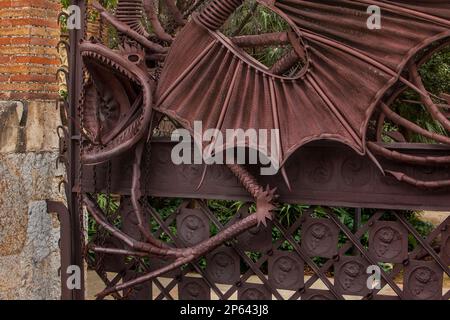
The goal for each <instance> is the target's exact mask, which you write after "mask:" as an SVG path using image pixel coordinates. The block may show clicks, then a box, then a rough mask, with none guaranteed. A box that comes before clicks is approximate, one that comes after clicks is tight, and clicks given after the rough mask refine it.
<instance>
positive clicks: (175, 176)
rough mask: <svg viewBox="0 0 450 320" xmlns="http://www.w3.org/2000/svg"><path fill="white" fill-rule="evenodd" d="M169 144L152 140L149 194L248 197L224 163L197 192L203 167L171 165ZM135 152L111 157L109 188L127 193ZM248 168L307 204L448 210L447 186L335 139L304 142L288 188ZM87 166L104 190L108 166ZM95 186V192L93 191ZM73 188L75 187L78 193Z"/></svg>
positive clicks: (427, 148)
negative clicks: (415, 181)
mask: <svg viewBox="0 0 450 320" xmlns="http://www.w3.org/2000/svg"><path fill="white" fill-rule="evenodd" d="M173 146H174V143H173V142H170V141H168V140H161V139H160V140H155V141H153V142H152V151H151V163H150V168H149V172H148V175H147V177H146V174H145V170H144V171H143V173H144V174H143V181H142V189H143V191H144V192H147V193H148V195H150V196H157V197H180V198H181V197H182V198H204V199H222V200H244V201H251V197H250V196H249V195H248V194H247V192H246V191H245V190H244V189H243V187H242V186H241V184H240V183H239V182H238V180H237V179H236V178H235V176H234V175H233V174H232V173H231V172H230V171H229V169H228V168H227V167H226V166H224V165H212V166H210V167H209V168H208V170H207V174H206V177H205V180H204V182H203V184H202V187H201V188H200V189H199V190H197V186H198V184H199V182H200V181H201V177H202V173H203V165H178V166H177V165H175V164H173V162H172V161H171V152H172V148H173ZM389 148H390V149H392V150H397V151H400V152H403V153H406V154H412V155H425V156H446V155H450V148H448V147H443V146H439V145H425V144H424V145H421V144H413V145H411V144H395V145H390V146H389ZM132 162H133V153H130V154H128V155H124V156H122V157H121V158H118V159H116V160H113V161H112V181H111V183H112V185H111V191H112V192H113V193H115V194H124V195H129V194H130V187H131V177H132ZM381 163H382V165H383V167H386V168H389V169H390V170H394V171H395V170H398V171H403V172H407V173H408V174H409V175H411V176H415V177H418V178H420V179H421V180H442V179H450V168H449V167H424V166H417V165H407V164H402V163H396V162H393V161H389V160H383V161H381ZM248 169H249V171H251V172H252V173H254V174H255V176H256V177H258V180H259V181H261V183H262V184H263V185H265V184H270V185H271V187H275V186H277V187H278V193H279V194H280V201H281V202H286V203H301V204H309V205H326V206H344V207H355V208H377V209H398V210H439V211H441V210H442V211H450V197H449V195H450V188H445V189H440V190H426V189H419V188H415V187H412V186H409V185H407V184H404V183H401V182H398V181H396V180H395V179H394V178H393V177H389V176H384V175H383V174H382V172H381V171H380V170H379V169H378V168H377V166H376V165H375V164H374V163H373V162H372V161H371V160H370V159H369V158H368V157H362V156H359V155H358V154H356V153H355V152H354V151H353V150H351V149H350V148H348V147H346V146H344V145H342V144H339V143H333V142H323V141H322V142H315V143H311V144H308V145H306V146H304V147H303V148H302V149H300V150H299V151H298V152H296V153H295V154H294V155H293V156H292V157H291V158H290V159H289V161H288V162H287V163H286V171H287V175H288V177H289V180H290V182H291V185H292V191H289V190H288V188H287V187H286V185H285V183H284V180H283V178H282V175H281V173H280V174H278V175H275V176H259V175H258V172H259V168H258V167H256V166H249V167H248ZM95 171H96V173H95V174H94V170H93V167H88V168H86V171H85V174H84V181H83V190H84V191H86V192H93V191H101V190H105V189H106V180H105V177H106V176H107V174H106V171H107V166H106V165H100V166H97V169H96V170H95ZM95 188H96V190H95ZM76 189H77V188H76V187H75V190H74V191H76Z"/></svg>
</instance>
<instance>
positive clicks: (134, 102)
mask: <svg viewBox="0 0 450 320" xmlns="http://www.w3.org/2000/svg"><path fill="white" fill-rule="evenodd" d="M80 51H81V55H82V57H83V62H84V64H85V67H86V71H87V73H88V74H87V77H86V79H87V80H86V81H85V83H84V86H83V92H82V97H81V101H80V107H81V115H80V119H81V127H82V134H83V136H84V138H85V149H84V152H83V156H82V161H83V163H84V164H91V165H92V164H98V163H102V162H105V161H107V160H109V159H111V158H112V157H115V156H117V155H119V154H122V153H123V152H125V151H127V150H129V149H130V148H131V147H133V145H135V144H136V143H137V142H138V141H139V140H140V139H141V138H142V137H143V136H144V135H145V134H146V132H147V130H148V125H149V122H150V118H151V110H152V108H151V105H152V81H151V78H150V76H149V74H148V72H147V69H146V66H145V62H144V57H145V55H144V52H143V51H142V50H140V48H139V47H136V46H130V45H128V44H125V45H123V46H122V47H120V48H119V50H117V51H113V50H111V49H109V48H107V47H105V46H103V45H101V44H98V43H95V42H90V41H89V42H88V41H83V42H82V43H81V44H80Z"/></svg>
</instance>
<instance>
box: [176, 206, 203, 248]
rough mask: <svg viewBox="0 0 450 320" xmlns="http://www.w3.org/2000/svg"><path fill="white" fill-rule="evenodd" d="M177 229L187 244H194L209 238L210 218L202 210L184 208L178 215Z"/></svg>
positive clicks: (180, 237) (179, 236) (181, 238)
mask: <svg viewBox="0 0 450 320" xmlns="http://www.w3.org/2000/svg"><path fill="white" fill-rule="evenodd" d="M177 230H178V231H177V232H178V238H179V239H180V240H181V241H182V242H183V243H184V244H185V245H186V246H194V245H196V244H199V243H200V242H202V241H204V240H207V239H208V238H209V235H210V231H209V220H208V218H207V217H206V216H205V214H204V213H203V211H201V210H198V209H188V208H182V209H181V210H180V214H179V215H178V216H177Z"/></svg>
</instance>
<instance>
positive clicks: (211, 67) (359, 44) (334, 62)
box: [156, 0, 450, 163]
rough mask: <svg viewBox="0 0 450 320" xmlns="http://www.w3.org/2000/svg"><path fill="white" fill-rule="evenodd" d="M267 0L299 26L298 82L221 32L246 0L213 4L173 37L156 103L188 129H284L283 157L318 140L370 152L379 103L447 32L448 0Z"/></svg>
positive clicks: (449, 29)
mask: <svg viewBox="0 0 450 320" xmlns="http://www.w3.org/2000/svg"><path fill="white" fill-rule="evenodd" d="M261 2H264V4H265V5H267V6H268V7H270V8H271V9H272V10H273V11H275V12H276V13H278V14H279V15H280V16H281V17H283V18H284V19H285V20H286V21H287V22H288V23H289V24H290V25H291V27H292V29H293V30H294V31H295V32H296V34H297V36H298V42H299V44H300V46H301V47H303V48H304V49H305V50H306V53H307V63H306V66H305V68H304V70H303V72H302V73H301V74H299V75H298V76H297V77H295V78H285V77H281V76H277V75H274V74H271V73H270V72H269V70H268V69H267V68H265V67H264V66H261V65H260V64H258V63H257V62H255V61H254V60H252V59H251V58H250V57H249V56H248V55H246V54H245V53H244V52H243V51H242V50H241V49H239V48H238V47H237V46H236V45H234V44H233V43H232V42H231V41H230V40H229V39H227V38H225V37H224V36H223V35H221V34H220V33H219V32H217V31H216V29H217V27H218V26H219V24H220V23H222V22H223V21H224V20H225V19H226V17H227V14H230V13H231V11H232V9H231V8H232V7H233V6H234V7H233V9H234V8H236V7H237V6H238V5H239V4H240V1H239V0H221V1H219V0H215V1H213V2H212V3H211V4H210V6H209V7H207V8H206V9H205V10H203V11H202V12H201V13H200V14H199V15H198V16H197V17H196V18H194V19H193V21H191V22H190V23H189V24H188V25H187V26H186V27H185V28H184V30H183V31H181V33H180V34H179V35H178V36H177V38H176V40H175V41H174V43H173V45H172V48H171V51H170V53H169V55H168V57H167V60H166V63H165V68H164V70H163V73H162V75H161V79H160V84H159V87H158V90H157V94H156V98H157V101H158V102H157V104H156V108H157V109H158V110H159V111H161V112H163V113H165V114H167V115H169V116H170V117H172V118H174V119H176V120H178V121H179V122H180V123H181V124H182V125H183V126H184V127H186V128H187V129H190V130H192V129H193V123H194V121H202V125H203V129H206V128H217V129H220V130H221V131H225V130H226V129H233V128H240V129H244V130H246V129H249V128H253V129H256V130H258V129H279V130H280V138H281V139H280V140H281V159H280V160H281V162H282V163H284V162H285V160H286V159H287V158H288V157H289V155H291V154H292V153H293V152H294V151H295V150H296V149H297V148H299V147H300V146H302V145H304V144H305V143H307V142H310V141H313V140H318V139H333V140H338V141H340V142H342V143H345V144H347V145H349V146H350V147H352V148H353V149H355V150H356V151H357V152H358V153H360V154H364V153H365V151H366V146H365V134H366V130H367V126H368V123H369V120H370V118H371V116H372V113H373V111H374V108H375V107H376V105H377V104H378V103H379V101H380V100H381V99H382V98H383V96H384V94H385V93H386V92H387V90H389V89H390V88H391V87H392V85H393V84H394V83H396V82H397V81H398V80H399V78H400V74H401V72H402V70H403V69H404V68H405V65H406V63H407V62H408V61H409V60H410V59H411V58H412V57H413V56H414V55H415V54H416V53H417V52H418V51H420V50H421V49H423V48H425V47H426V46H428V45H429V44H430V43H431V42H433V41H436V40H438V39H441V38H445V37H448V36H450V22H449V20H448V19H449V16H450V15H449V12H450V2H448V1H447V0H442V1H395V2H394V1H363V0H361V1H343V0H340V1H301V0H277V1H261ZM269 2H270V4H268V3H269ZM369 5H378V6H379V7H380V8H381V13H382V16H381V17H382V20H381V22H382V28H381V29H380V30H370V29H369V28H368V26H367V19H368V18H369V14H367V9H368V7H369ZM218 17H220V19H219V18H218ZM404 81H405V83H408V81H407V80H406V79H405V80H404ZM266 152H268V153H269V154H270V152H271V150H270V149H269V150H266Z"/></svg>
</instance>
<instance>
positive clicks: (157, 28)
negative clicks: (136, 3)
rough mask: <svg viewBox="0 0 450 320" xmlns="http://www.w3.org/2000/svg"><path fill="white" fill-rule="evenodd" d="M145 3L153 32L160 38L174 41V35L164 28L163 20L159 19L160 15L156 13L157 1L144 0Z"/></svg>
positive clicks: (145, 9)
mask: <svg viewBox="0 0 450 320" xmlns="http://www.w3.org/2000/svg"><path fill="white" fill-rule="evenodd" d="M143 3H144V11H145V13H146V14H147V17H148V20H149V21H150V24H151V25H152V27H153V32H154V33H155V35H156V37H158V38H159V39H160V40H163V41H167V42H172V40H173V37H172V36H171V35H170V34H168V33H167V32H166V30H164V28H163V26H162V25H161V21H159V19H158V15H157V14H156V9H155V3H154V0H143Z"/></svg>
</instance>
